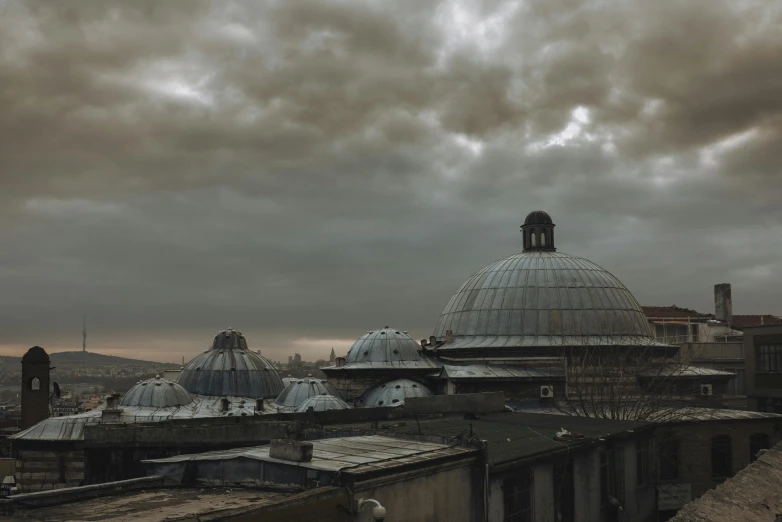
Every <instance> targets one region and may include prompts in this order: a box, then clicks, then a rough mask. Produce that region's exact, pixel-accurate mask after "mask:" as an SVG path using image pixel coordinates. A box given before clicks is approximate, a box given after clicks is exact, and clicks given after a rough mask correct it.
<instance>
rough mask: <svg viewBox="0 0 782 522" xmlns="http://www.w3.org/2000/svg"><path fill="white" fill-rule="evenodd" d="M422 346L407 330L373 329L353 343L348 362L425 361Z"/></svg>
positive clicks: (390, 363)
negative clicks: (421, 351)
mask: <svg viewBox="0 0 782 522" xmlns="http://www.w3.org/2000/svg"><path fill="white" fill-rule="evenodd" d="M420 350H421V346H420V345H419V344H418V343H417V342H415V340H414V339H413V338H412V337H410V336H409V335H407V332H402V331H399V330H396V329H395V328H389V327H388V326H386V327H384V328H381V329H380V330H372V331H370V332H367V333H365V334H364V335H362V336H361V337H359V338H358V340H357V341H356V342H355V343H353V346H351V347H350V350H348V354H347V357H346V359H347V364H358V363H380V364H389V365H394V364H398V363H401V362H403V361H404V362H416V361H424V360H425V358H424V357H423V356H422V355H421V353H420Z"/></svg>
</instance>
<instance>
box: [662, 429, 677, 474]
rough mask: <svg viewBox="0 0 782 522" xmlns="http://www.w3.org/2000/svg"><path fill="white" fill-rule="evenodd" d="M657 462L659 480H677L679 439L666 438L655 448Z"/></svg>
mask: <svg viewBox="0 0 782 522" xmlns="http://www.w3.org/2000/svg"><path fill="white" fill-rule="evenodd" d="M657 459H658V460H657V462H658V469H659V476H660V480H676V479H678V478H679V439H677V438H674V437H671V436H669V437H666V439H665V440H663V441H662V442H660V444H659V445H658V446H657Z"/></svg>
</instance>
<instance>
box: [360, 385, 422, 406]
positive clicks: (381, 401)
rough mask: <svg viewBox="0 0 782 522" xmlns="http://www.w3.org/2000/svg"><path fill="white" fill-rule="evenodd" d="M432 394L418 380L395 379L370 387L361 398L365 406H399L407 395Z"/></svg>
mask: <svg viewBox="0 0 782 522" xmlns="http://www.w3.org/2000/svg"><path fill="white" fill-rule="evenodd" d="M432 395H433V394H432V392H431V390H429V388H427V387H426V386H424V385H423V384H421V383H420V382H415V381H411V380H408V379H397V380H395V381H391V382H386V383H383V384H378V385H377V386H375V387H374V388H370V389H369V390H367V391H366V392H364V395H363V397H362V400H363V402H364V407H366V408H372V407H377V406H401V405H402V404H404V403H405V399H407V398H408V397H431V396H432Z"/></svg>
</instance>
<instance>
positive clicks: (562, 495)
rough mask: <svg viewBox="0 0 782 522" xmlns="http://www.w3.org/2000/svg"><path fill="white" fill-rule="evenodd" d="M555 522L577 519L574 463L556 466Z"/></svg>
mask: <svg viewBox="0 0 782 522" xmlns="http://www.w3.org/2000/svg"><path fill="white" fill-rule="evenodd" d="M552 486H553V488H554V520H563V521H564V520H574V519H575V518H576V501H575V498H576V497H575V484H574V483H573V462H572V461H567V462H565V463H564V464H560V465H556V464H555V465H554V482H553V484H552Z"/></svg>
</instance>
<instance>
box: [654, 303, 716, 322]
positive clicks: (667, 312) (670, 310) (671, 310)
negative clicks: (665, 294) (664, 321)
mask: <svg viewBox="0 0 782 522" xmlns="http://www.w3.org/2000/svg"><path fill="white" fill-rule="evenodd" d="M641 308H642V309H643V311H644V313H645V314H646V317H648V318H649V319H655V318H663V317H664V318H669V319H670V318H675V317H681V318H684V319H686V318H687V317H699V318H703V317H711V314H702V313H700V312H696V311H695V310H690V309H689V308H680V307H678V306H676V305H673V306H642V307H641Z"/></svg>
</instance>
